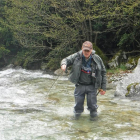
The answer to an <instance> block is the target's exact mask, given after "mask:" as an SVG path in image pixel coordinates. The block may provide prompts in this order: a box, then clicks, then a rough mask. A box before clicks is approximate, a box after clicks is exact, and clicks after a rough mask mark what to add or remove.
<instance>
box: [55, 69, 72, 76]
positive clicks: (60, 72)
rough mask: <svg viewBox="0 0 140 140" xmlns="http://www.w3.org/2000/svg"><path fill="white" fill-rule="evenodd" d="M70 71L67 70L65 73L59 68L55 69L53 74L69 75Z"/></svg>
mask: <svg viewBox="0 0 140 140" xmlns="http://www.w3.org/2000/svg"><path fill="white" fill-rule="evenodd" d="M69 73H70V71H69V70H68V71H67V73H65V72H63V71H62V70H61V69H57V70H56V71H55V72H54V74H55V75H62V76H66V75H69Z"/></svg>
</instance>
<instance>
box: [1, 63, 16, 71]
mask: <svg viewBox="0 0 140 140" xmlns="http://www.w3.org/2000/svg"><path fill="white" fill-rule="evenodd" d="M11 68H14V65H13V64H9V65H7V66H6V67H4V68H3V69H2V70H7V69H11Z"/></svg>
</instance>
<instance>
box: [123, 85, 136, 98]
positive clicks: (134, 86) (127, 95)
mask: <svg viewBox="0 0 140 140" xmlns="http://www.w3.org/2000/svg"><path fill="white" fill-rule="evenodd" d="M138 84H139V83H131V84H129V85H128V86H127V93H126V94H125V96H126V97H129V96H131V95H130V90H131V88H134V89H135V88H136V85H138Z"/></svg>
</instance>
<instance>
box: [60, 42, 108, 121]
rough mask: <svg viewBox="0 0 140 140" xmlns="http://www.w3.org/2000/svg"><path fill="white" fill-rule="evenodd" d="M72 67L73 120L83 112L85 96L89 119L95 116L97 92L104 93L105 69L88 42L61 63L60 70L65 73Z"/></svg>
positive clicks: (70, 77) (70, 78)
mask: <svg viewBox="0 0 140 140" xmlns="http://www.w3.org/2000/svg"><path fill="white" fill-rule="evenodd" d="M71 65H72V70H71V73H70V76H69V80H70V81H71V82H72V83H74V84H75V91H74V97H75V106H74V118H75V119H79V117H80V115H81V113H82V112H83V111H84V100H85V95H86V96H87V107H88V108H87V109H88V110H89V111H90V117H91V119H92V118H95V117H96V116H97V108H98V106H97V97H96V94H97V90H99V93H100V94H101V95H104V94H105V92H106V69H105V66H104V64H103V61H102V59H101V58H100V57H99V56H98V55H97V54H95V51H94V50H93V45H92V43H91V42H90V41H85V42H84V43H83V44H82V50H81V51H79V52H77V53H74V54H72V55H70V56H68V57H66V58H64V59H63V60H62V61H61V69H62V70H63V71H64V72H66V70H67V67H69V66H71Z"/></svg>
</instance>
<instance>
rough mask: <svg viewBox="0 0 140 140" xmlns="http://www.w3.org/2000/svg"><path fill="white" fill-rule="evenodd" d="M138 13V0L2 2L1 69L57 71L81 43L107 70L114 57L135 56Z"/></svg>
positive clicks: (139, 23) (139, 37) (138, 40)
mask: <svg viewBox="0 0 140 140" xmlns="http://www.w3.org/2000/svg"><path fill="white" fill-rule="evenodd" d="M139 9H140V1H137V0H127V1H126V0H121V1H120V0H104V1H99V0H92V1H91V0H76V1H75V0H73V1H72V0H59V1H56V0H45V1H44V0H34V1H32V0H24V1H23V0H1V1H0V67H3V66H5V65H8V64H10V63H13V64H14V65H15V66H22V67H23V68H26V69H40V68H41V69H43V70H44V69H51V70H55V69H57V68H58V67H59V65H60V60H61V59H62V58H64V57H66V56H68V55H69V54H72V53H73V52H76V51H78V50H80V49H81V45H82V43H83V42H84V41H85V40H89V41H91V42H93V44H94V48H95V50H96V52H97V54H99V55H100V56H101V57H102V58H103V60H104V63H105V64H106V66H107V67H108V65H107V64H108V62H109V60H111V58H113V56H114V55H115V54H117V52H121V53H120V55H122V53H123V52H125V53H126V56H127V58H130V57H133V58H136V57H139V56H140V51H139V48H140V33H139V32H138V31H139V30H140V21H139V18H140V10H139ZM101 50H102V51H101ZM131 60H132V59H129V61H131ZM131 62H132V61H131ZM54 64H55V65H54ZM134 65H136V64H134ZM119 66H120V65H119Z"/></svg>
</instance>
